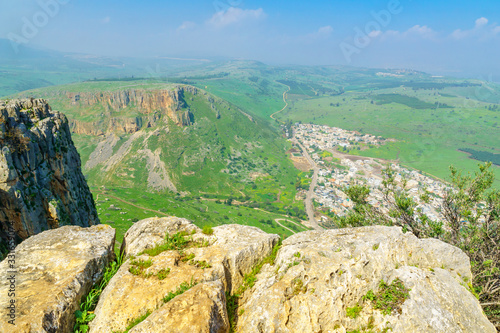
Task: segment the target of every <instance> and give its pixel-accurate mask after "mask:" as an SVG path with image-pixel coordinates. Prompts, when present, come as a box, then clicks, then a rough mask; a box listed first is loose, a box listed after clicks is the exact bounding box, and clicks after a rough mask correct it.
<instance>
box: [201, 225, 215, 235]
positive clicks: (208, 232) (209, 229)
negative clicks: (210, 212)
mask: <svg viewBox="0 0 500 333" xmlns="http://www.w3.org/2000/svg"><path fill="white" fill-rule="evenodd" d="M202 232H203V233H204V234H205V235H212V234H213V233H214V230H213V229H212V227H211V226H209V225H205V226H203V230H202Z"/></svg>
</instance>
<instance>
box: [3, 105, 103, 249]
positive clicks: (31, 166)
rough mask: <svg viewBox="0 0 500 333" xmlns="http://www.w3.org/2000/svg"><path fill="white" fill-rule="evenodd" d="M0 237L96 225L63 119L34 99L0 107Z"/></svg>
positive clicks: (97, 221) (96, 219) (66, 121)
mask: <svg viewBox="0 0 500 333" xmlns="http://www.w3.org/2000/svg"><path fill="white" fill-rule="evenodd" d="M0 202H1V204H0V224H1V231H0V236H1V237H2V238H3V239H4V240H5V239H6V237H7V236H6V233H7V231H8V228H9V225H10V224H12V225H13V227H14V230H15V233H16V236H17V242H18V241H20V240H23V239H26V238H27V237H29V236H32V235H34V234H37V233H40V232H41V231H44V230H48V229H54V228H58V227H60V226H62V225H78V226H83V227H88V226H91V225H94V224H98V223H99V219H98V217H97V212H96V209H95V205H94V200H93V198H92V194H91V193H90V190H89V188H88V186H87V183H86V181H85V178H84V176H83V174H82V172H81V162H80V156H79V155H78V152H77V151H76V148H75V146H74V145H73V141H72V140H71V134H70V130H69V126H68V120H67V119H66V117H65V116H64V115H63V114H61V113H59V112H52V110H51V109H50V106H49V105H48V104H47V103H46V102H45V101H44V100H39V99H34V100H33V99H31V100H28V99H26V100H14V101H10V102H8V103H7V104H5V103H4V102H0Z"/></svg>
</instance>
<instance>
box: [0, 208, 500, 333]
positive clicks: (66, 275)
mask: <svg viewBox="0 0 500 333" xmlns="http://www.w3.org/2000/svg"><path fill="white" fill-rule="evenodd" d="M113 239H114V231H113V230H112V229H111V228H110V227H108V226H93V227H91V228H87V229H82V228H79V227H69V226H66V227H63V228H59V229H57V230H51V231H46V232H44V233H42V234H40V235H37V236H34V237H31V238H30V239H28V240H26V241H25V242H23V243H22V244H21V245H19V246H18V248H17V249H16V255H17V256H18V257H19V258H20V260H19V262H16V265H18V273H16V274H17V275H16V280H17V285H16V288H17V289H16V297H18V300H17V303H16V305H17V319H16V324H17V326H16V330H15V332H30V333H31V332H37V333H38V332H69V331H70V328H71V325H72V323H73V322H72V320H73V319H72V318H74V317H72V315H73V312H74V311H75V310H77V301H78V300H79V299H80V297H81V296H83V295H85V293H86V292H88V290H89V288H90V286H91V285H93V284H94V283H95V282H96V281H98V280H99V279H100V277H101V276H102V272H103V269H104V266H105V265H106V263H108V262H109V260H110V258H111V257H112V245H113ZM277 243H278V236H277V235H270V234H266V233H264V232H263V231H261V230H259V229H257V228H254V227H248V226H241V225H223V226H219V227H215V228H213V233H211V234H204V233H202V232H201V230H200V229H199V228H198V227H197V226H195V225H194V224H192V223H191V222H189V221H188V220H185V219H181V218H177V217H166V218H151V219H146V220H142V221H139V222H137V223H136V224H134V225H133V226H132V228H130V229H129V231H128V232H127V233H126V235H125V239H124V241H123V243H122V249H121V251H122V253H123V254H124V255H125V259H126V260H125V262H124V263H123V264H122V266H121V267H120V269H119V270H118V272H117V273H116V274H115V275H114V277H113V278H112V279H111V280H110V281H109V283H108V285H107V286H106V288H105V289H104V291H103V292H102V294H101V296H100V299H99V302H98V304H97V307H96V309H95V311H94V313H95V315H96V317H95V318H94V319H93V321H91V322H90V324H89V326H90V333H108V332H124V331H128V332H131V333H160V332H217V333H227V332H229V330H230V320H231V322H232V323H233V324H234V326H233V328H234V329H235V331H236V332H252V333H253V332H263V333H267V332H300V333H320V332H336V333H346V332H396V333H402V332H439V333H445V332H446V333H448V332H457V333H459V332H463V333H474V332H478V333H479V332H481V333H495V332H496V330H495V328H494V326H493V325H492V324H491V323H490V322H489V321H488V320H487V318H486V316H485V315H484V313H483V312H482V309H481V307H480V305H479V302H478V300H477V299H476V298H475V297H474V296H473V295H472V294H471V293H470V292H469V290H468V288H469V282H470V280H471V277H472V276H471V270H470V263H469V259H468V258H467V256H466V255H465V254H464V253H463V252H462V251H461V250H460V249H458V248H455V247H453V246H451V245H448V244H446V243H443V242H441V241H438V240H435V239H417V238H416V237H415V236H414V235H412V234H411V233H406V234H404V233H403V232H402V231H401V229H400V228H398V227H381V226H376V227H364V228H351V229H339V230H327V231H308V232H302V233H298V234H295V235H293V236H291V237H290V238H288V239H286V240H285V241H283V244H282V246H281V248H280V249H279V251H277V253H276V252H275V251H273V247H275V246H277ZM271 253H274V254H275V256H274V255H273V256H269V255H270V254H271ZM265 258H267V259H266V261H265V262H266V264H262V262H263V260H264V259H265ZM273 258H274V259H273ZM8 264H9V263H8V261H7V260H4V261H3V262H2V263H1V264H0V270H2V271H8ZM256 267H258V269H256ZM249 273H251V274H249ZM247 274H249V275H247ZM241 286H245V288H241ZM8 288H9V282H8V280H7V281H5V280H2V281H1V282H0V293H1V294H3V295H5V294H6V293H7V289H8ZM1 306H2V307H5V306H6V303H2V304H1ZM4 318H7V317H3V318H2V320H4V321H0V331H2V332H4V331H5V332H9V331H11V330H9V329H10V327H8V326H6V325H8V324H7V323H6V322H5V319H4ZM230 318H232V319H230ZM7 319H8V318H7ZM1 325H3V326H1Z"/></svg>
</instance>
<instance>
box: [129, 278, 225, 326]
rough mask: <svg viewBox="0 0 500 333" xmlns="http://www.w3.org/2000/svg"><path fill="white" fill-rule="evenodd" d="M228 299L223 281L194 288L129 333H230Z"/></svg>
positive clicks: (154, 313)
mask: <svg viewBox="0 0 500 333" xmlns="http://www.w3.org/2000/svg"><path fill="white" fill-rule="evenodd" d="M228 327H229V319H228V317H227V311H226V296H225V294H224V286H223V285H222V283H221V282H220V280H217V281H214V282H207V283H203V284H199V285H196V286H194V287H193V288H192V289H190V290H188V291H186V292H185V293H184V294H182V295H179V296H177V297H176V298H174V299H173V300H171V301H170V302H168V303H166V304H165V305H163V306H162V307H161V308H160V309H158V310H156V311H155V312H153V314H152V315H151V316H149V317H148V318H147V319H146V320H144V321H143V322H142V323H140V324H138V325H137V326H135V327H134V328H132V329H131V330H130V331H129V332H130V333H155V332H158V333H163V332H169V333H184V332H190V333H191V332H193V333H195V332H200V333H201V332H211V333H212V332H213V333H225V332H228Z"/></svg>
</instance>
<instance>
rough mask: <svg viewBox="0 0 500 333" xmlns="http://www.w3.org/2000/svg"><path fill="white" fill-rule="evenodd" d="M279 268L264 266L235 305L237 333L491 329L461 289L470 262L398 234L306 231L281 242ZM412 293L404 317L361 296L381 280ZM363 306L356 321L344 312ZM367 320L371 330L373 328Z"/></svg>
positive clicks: (458, 254)
mask: <svg viewBox="0 0 500 333" xmlns="http://www.w3.org/2000/svg"><path fill="white" fill-rule="evenodd" d="M276 265H277V266H276V267H270V266H269V265H266V266H264V268H263V270H262V272H261V274H259V275H258V281H257V283H256V284H255V286H254V288H252V289H250V290H248V291H247V292H246V293H245V294H244V297H243V299H242V301H241V302H240V307H239V311H242V310H243V314H242V315H240V317H239V318H238V332H252V333H253V332H318V333H319V332H339V333H340V332H342V333H345V332H346V331H355V330H359V331H363V329H365V330H366V329H367V328H368V327H370V325H371V326H373V327H372V329H373V331H382V330H383V329H385V328H390V329H391V330H390V332H443V333H444V332H478V333H479V332H491V333H494V332H495V329H494V327H493V325H492V324H491V323H490V322H488V320H487V318H486V317H485V315H484V314H483V312H482V310H481V307H480V305H479V302H478V301H477V299H476V298H475V297H474V296H473V295H472V294H471V293H470V292H469V291H468V290H467V289H466V286H467V281H470V279H471V272H470V264H469V259H468V257H467V256H466V255H465V254H464V253H463V252H462V251H461V250H460V249H458V248H455V247H453V246H451V245H448V244H446V243H443V242H440V241H437V240H434V239H417V238H416V237H415V236H413V235H412V234H410V233H407V234H403V233H402V232H401V229H400V228H396V227H393V228H389V227H380V226H379V227H365V228H355V229H339V230H328V231H324V232H320V231H309V232H303V233H299V234H296V235H293V236H292V237H290V238H288V239H286V240H285V241H284V242H283V247H282V248H281V249H280V251H279V252H278V256H277V259H276ZM395 278H399V279H400V280H401V281H403V283H404V285H405V286H406V287H407V288H410V289H411V291H410V293H409V298H408V299H406V301H405V302H404V303H403V304H402V308H401V310H402V311H401V313H397V312H393V313H392V314H390V315H383V314H382V312H381V311H380V310H375V309H374V308H373V306H372V303H371V302H370V301H368V300H364V299H363V296H365V295H366V294H367V292H368V291H369V290H373V291H375V292H376V291H377V289H378V286H379V284H380V281H381V280H384V281H385V282H387V283H390V282H392V281H393V280H394V279H395ZM356 305H359V306H361V307H362V310H361V312H360V313H359V315H358V316H357V317H356V318H351V317H349V316H347V315H346V311H347V308H348V307H349V308H352V307H354V306H356ZM370 322H371V324H370Z"/></svg>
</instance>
